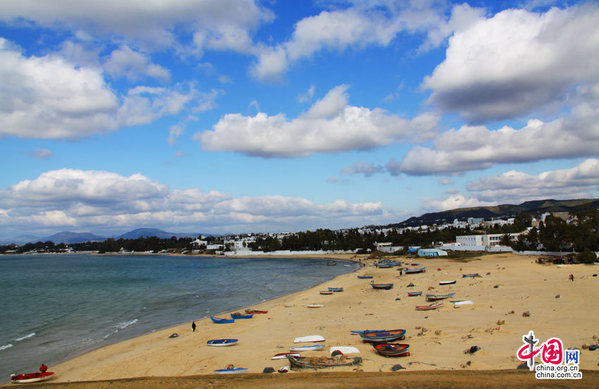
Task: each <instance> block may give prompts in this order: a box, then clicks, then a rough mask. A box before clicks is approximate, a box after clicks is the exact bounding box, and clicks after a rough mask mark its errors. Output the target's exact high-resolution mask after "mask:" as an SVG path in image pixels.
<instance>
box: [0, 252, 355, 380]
mask: <svg viewBox="0 0 599 389" xmlns="http://www.w3.org/2000/svg"><path fill="white" fill-rule="evenodd" d="M356 268H357V266H356V265H355V264H348V263H345V262H338V265H337V266H326V261H324V260H320V259H305V258H294V259H276V258H198V257H175V256H161V255H133V256H122V255H114V256H111V255H79V254H69V255H20V256H0V296H1V298H2V313H1V314H0V382H4V381H6V380H8V379H9V375H10V373H14V372H27V371H33V370H36V369H37V367H38V366H39V365H40V364H41V363H42V362H45V363H46V364H47V365H50V366H51V365H52V364H55V363H57V362H59V361H63V360H65V359H68V358H72V357H74V356H76V355H78V354H81V353H83V352H85V351H89V350H92V349H94V348H98V347H101V346H105V345H107V344H110V343H114V342H117V341H121V340H124V339H128V338H132V337H135V336H138V335H142V334H144V333H148V332H151V331H153V330H157V329H161V328H165V327H169V326H172V325H176V324H180V323H183V322H186V321H191V320H194V319H198V318H201V317H206V316H208V315H210V314H217V313H219V312H224V311H230V310H234V309H237V308H241V307H244V306H248V305H252V304H256V303H258V302H261V301H264V300H269V299H272V298H275V297H278V296H282V295H285V294H289V293H293V292H296V291H299V290H303V289H306V288H308V287H311V286H314V285H316V284H318V283H321V282H324V281H326V280H328V279H331V278H333V277H335V276H337V275H339V274H343V273H348V272H350V271H353V270H355V269H356Z"/></svg>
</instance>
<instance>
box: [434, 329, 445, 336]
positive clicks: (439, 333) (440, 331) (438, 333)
mask: <svg viewBox="0 0 599 389" xmlns="http://www.w3.org/2000/svg"><path fill="white" fill-rule="evenodd" d="M442 333H443V331H442V330H436V331H435V335H437V336H439V335H441V334H442Z"/></svg>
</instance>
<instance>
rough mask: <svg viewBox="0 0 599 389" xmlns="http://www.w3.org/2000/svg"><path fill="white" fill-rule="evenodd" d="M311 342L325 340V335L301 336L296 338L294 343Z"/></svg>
mask: <svg viewBox="0 0 599 389" xmlns="http://www.w3.org/2000/svg"><path fill="white" fill-rule="evenodd" d="M309 342H324V336H321V335H308V336H300V337H299V338H295V339H294V340H293V343H309Z"/></svg>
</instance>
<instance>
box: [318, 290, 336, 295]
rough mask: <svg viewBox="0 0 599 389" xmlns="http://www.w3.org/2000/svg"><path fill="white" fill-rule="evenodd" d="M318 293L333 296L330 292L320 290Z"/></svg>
mask: <svg viewBox="0 0 599 389" xmlns="http://www.w3.org/2000/svg"><path fill="white" fill-rule="evenodd" d="M319 293H320V294H322V295H325V296H327V295H331V294H333V292H331V291H330V290H321V291H320V292H319Z"/></svg>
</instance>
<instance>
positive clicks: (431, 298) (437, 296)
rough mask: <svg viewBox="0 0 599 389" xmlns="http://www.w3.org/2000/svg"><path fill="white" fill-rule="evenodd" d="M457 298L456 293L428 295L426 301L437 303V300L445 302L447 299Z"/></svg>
mask: <svg viewBox="0 0 599 389" xmlns="http://www.w3.org/2000/svg"><path fill="white" fill-rule="evenodd" d="M453 296H455V292H454V293H448V294H427V295H426V301H437V300H443V299H446V298H450V297H453Z"/></svg>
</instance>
